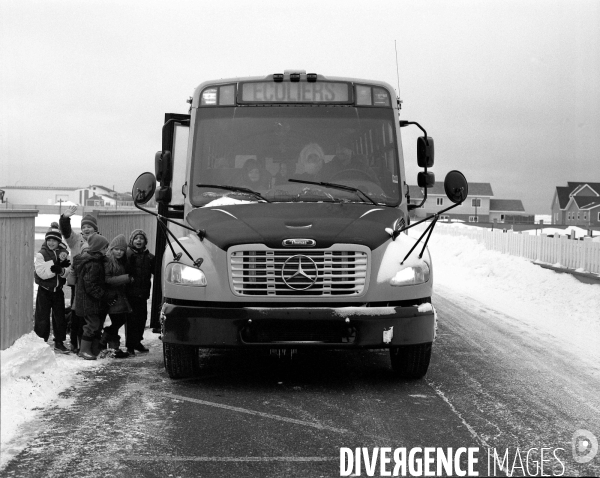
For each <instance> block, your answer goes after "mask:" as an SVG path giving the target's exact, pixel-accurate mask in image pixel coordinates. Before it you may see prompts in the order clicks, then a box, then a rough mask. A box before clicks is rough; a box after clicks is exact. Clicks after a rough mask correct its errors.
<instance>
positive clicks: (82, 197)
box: [77, 184, 117, 205]
mask: <svg viewBox="0 0 600 478" xmlns="http://www.w3.org/2000/svg"><path fill="white" fill-rule="evenodd" d="M77 194H78V203H79V204H85V205H87V204H88V199H91V197H92V196H96V195H97V196H109V197H113V196H114V195H115V194H117V193H116V191H113V190H112V189H110V188H107V187H105V186H100V185H97V184H92V185H90V186H88V187H87V188H78V189H77Z"/></svg>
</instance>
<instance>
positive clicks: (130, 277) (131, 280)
mask: <svg viewBox="0 0 600 478" xmlns="http://www.w3.org/2000/svg"><path fill="white" fill-rule="evenodd" d="M129 283H130V284H133V276H129Z"/></svg>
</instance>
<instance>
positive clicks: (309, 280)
mask: <svg viewBox="0 0 600 478" xmlns="http://www.w3.org/2000/svg"><path fill="white" fill-rule="evenodd" d="M318 275H319V270H318V268H317V264H316V262H315V261H313V260H312V259H311V258H310V257H308V256H304V255H296V256H292V257H290V258H289V259H288V260H286V261H285V262H284V263H283V267H282V268H281V278H282V279H283V282H284V283H285V285H287V286H288V287H289V288H290V289H294V290H305V289H308V288H309V287H312V285H313V284H314V283H315V282H317V277H318Z"/></svg>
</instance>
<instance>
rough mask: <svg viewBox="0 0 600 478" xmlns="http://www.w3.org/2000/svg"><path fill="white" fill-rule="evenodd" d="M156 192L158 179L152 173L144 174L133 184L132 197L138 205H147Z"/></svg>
mask: <svg viewBox="0 0 600 478" xmlns="http://www.w3.org/2000/svg"><path fill="white" fill-rule="evenodd" d="M154 191H156V178H155V177H154V174H152V173H142V174H140V175H139V176H138V178H137V179H136V180H135V183H133V188H132V189H131V197H133V201H134V203H136V204H146V203H147V202H148V201H150V199H152V196H153V195H154Z"/></svg>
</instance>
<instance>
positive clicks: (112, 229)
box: [92, 209, 156, 254]
mask: <svg viewBox="0 0 600 478" xmlns="http://www.w3.org/2000/svg"><path fill="white" fill-rule="evenodd" d="M92 214H93V215H94V216H96V218H97V219H98V230H99V231H100V234H102V235H103V236H104V237H106V238H107V239H108V240H109V241H112V240H113V238H115V237H116V236H118V235H119V234H125V239H126V240H127V241H128V242H129V235H130V234H131V233H132V232H133V230H134V229H143V230H144V232H145V233H146V235H147V236H148V246H147V247H148V250H149V251H150V252H152V253H153V254H154V246H155V242H156V241H155V237H156V217H154V216H152V215H150V214H148V213H145V212H143V211H140V210H139V209H135V210H132V211H125V210H116V211H115V210H112V211H107V210H103V211H93V212H92Z"/></svg>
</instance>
